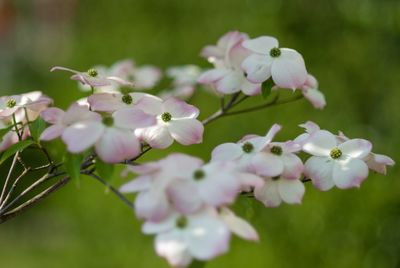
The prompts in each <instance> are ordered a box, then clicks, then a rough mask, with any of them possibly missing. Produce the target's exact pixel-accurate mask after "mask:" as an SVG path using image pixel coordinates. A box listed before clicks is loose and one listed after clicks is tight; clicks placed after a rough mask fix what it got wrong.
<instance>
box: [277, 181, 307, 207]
mask: <svg viewBox="0 0 400 268" xmlns="http://www.w3.org/2000/svg"><path fill="white" fill-rule="evenodd" d="M278 190H279V194H280V196H281V198H282V200H283V201H285V202H286V203H288V204H300V203H301V200H302V199H303V196H304V192H305V190H306V189H305V187H304V184H303V183H302V182H301V181H300V180H286V179H284V178H280V179H279V180H278Z"/></svg>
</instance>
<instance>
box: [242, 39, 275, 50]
mask: <svg viewBox="0 0 400 268" xmlns="http://www.w3.org/2000/svg"><path fill="white" fill-rule="evenodd" d="M242 45H243V46H244V47H245V48H247V49H249V50H251V51H254V52H256V53H260V54H269V52H270V50H271V49H272V48H274V47H278V46H279V43H278V40H277V39H276V38H274V37H272V36H260V37H257V38H254V39H251V40H245V41H243V44H242Z"/></svg>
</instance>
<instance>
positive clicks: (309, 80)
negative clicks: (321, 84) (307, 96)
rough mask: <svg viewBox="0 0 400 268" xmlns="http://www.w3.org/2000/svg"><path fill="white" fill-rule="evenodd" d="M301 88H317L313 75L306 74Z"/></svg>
mask: <svg viewBox="0 0 400 268" xmlns="http://www.w3.org/2000/svg"><path fill="white" fill-rule="evenodd" d="M303 88H318V81H317V79H316V78H315V77H314V76H313V75H311V74H308V75H307V79H306V82H305V83H304V85H303Z"/></svg>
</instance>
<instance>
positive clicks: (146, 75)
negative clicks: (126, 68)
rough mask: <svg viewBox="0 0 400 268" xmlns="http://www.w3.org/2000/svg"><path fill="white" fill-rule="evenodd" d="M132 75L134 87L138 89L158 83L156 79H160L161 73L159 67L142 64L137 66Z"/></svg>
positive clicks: (151, 86)
mask: <svg viewBox="0 0 400 268" xmlns="http://www.w3.org/2000/svg"><path fill="white" fill-rule="evenodd" d="M132 76H133V81H134V82H133V83H134V84H135V88H136V89H139V90H140V89H142V90H144V89H149V88H153V87H154V86H155V85H156V84H157V83H158V81H160V79H161V77H162V73H161V71H160V69H158V68H156V67H154V66H151V65H144V66H141V67H137V68H136V69H135V71H134V72H133V74H132Z"/></svg>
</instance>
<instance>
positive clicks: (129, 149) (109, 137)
mask: <svg viewBox="0 0 400 268" xmlns="http://www.w3.org/2000/svg"><path fill="white" fill-rule="evenodd" d="M96 153H97V154H98V156H99V157H100V158H101V159H102V160H103V161H104V162H107V163H119V162H122V161H124V160H128V159H132V158H134V157H135V156H137V155H138V154H139V153H140V143H139V141H138V139H137V138H136V136H135V134H134V133H133V132H131V131H129V130H124V129H119V128H115V127H106V128H105V130H104V134H103V135H102V136H101V138H100V139H99V140H98V141H97V142H96Z"/></svg>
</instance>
